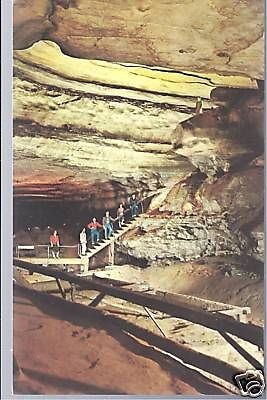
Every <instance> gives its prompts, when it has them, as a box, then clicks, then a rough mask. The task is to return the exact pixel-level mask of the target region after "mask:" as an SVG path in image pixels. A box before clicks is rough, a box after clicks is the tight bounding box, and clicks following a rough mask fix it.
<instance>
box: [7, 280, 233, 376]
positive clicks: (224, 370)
mask: <svg viewBox="0 0 267 400" xmlns="http://www.w3.org/2000/svg"><path fill="white" fill-rule="evenodd" d="M14 293H15V294H16V293H18V294H23V295H24V296H26V297H27V298H29V299H31V300H32V301H33V302H34V303H37V306H41V304H45V305H46V306H51V311H50V312H51V313H52V314H53V315H54V316H55V317H57V316H60V315H62V312H64V316H65V318H68V320H70V321H71V322H72V323H73V322H75V323H77V324H81V318H83V326H84V327H87V326H88V327H91V326H92V322H93V320H95V321H96V322H97V323H99V322H101V323H104V324H106V326H107V328H106V329H109V328H110V329H111V330H112V331H113V327H112V325H113V326H114V325H115V326H117V327H119V328H121V329H122V330H123V331H125V332H128V333H130V334H131V335H133V336H135V337H137V338H139V339H141V340H143V341H145V342H146V343H148V344H149V345H152V346H155V347H156V348H158V349H160V350H163V351H164V352H167V353H169V354H170V355H173V356H175V357H177V358H179V359H180V360H182V361H183V362H184V363H186V364H188V365H191V366H194V367H196V368H198V369H200V370H203V371H206V372H208V373H210V374H212V375H214V376H217V377H218V378H221V379H223V380H224V381H226V382H228V383H230V384H233V380H232V379H233V376H234V375H236V374H238V373H240V370H239V369H237V368H236V367H234V366H232V365H230V364H228V363H226V362H224V361H221V360H218V359H216V358H214V357H211V356H208V355H205V354H202V353H199V352H197V351H195V350H192V349H190V348H189V347H187V346H185V345H182V344H179V343H177V342H174V341H172V340H170V339H167V338H165V337H163V336H159V335H157V334H155V333H152V332H150V331H148V330H147V329H145V328H142V327H140V326H137V325H135V324H133V323H132V322H129V321H126V320H124V319H122V318H119V317H117V316H113V315H107V314H105V313H103V311H100V310H97V309H95V308H92V307H90V306H85V305H82V304H78V303H72V302H69V301H67V300H64V299H62V298H60V297H56V296H53V295H50V294H47V293H42V292H38V291H36V290H33V289H28V288H25V287H22V286H20V285H17V284H15V285H14ZM46 310H47V308H46ZM76 319H77V321H76Z"/></svg>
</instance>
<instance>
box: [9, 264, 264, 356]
mask: <svg viewBox="0 0 267 400" xmlns="http://www.w3.org/2000/svg"><path fill="white" fill-rule="evenodd" d="M13 264H14V265H15V266H17V267H20V268H25V269H27V270H29V271H32V272H38V273H41V274H44V275H49V276H53V277H55V278H60V279H63V280H66V281H69V282H73V283H75V284H77V285H78V286H80V287H81V288H82V289H92V290H97V291H99V292H102V293H104V294H107V295H110V296H114V297H117V298H120V299H124V300H127V301H129V302H132V303H135V304H139V305H141V306H146V307H148V308H150V309H152V310H158V311H161V312H163V313H165V314H168V315H172V316H173V317H177V318H180V319H184V320H186V321H191V322H193V323H195V324H198V325H202V326H205V327H207V328H210V329H213V330H215V331H223V332H228V333H231V334H233V335H235V336H238V337H239V338H242V339H244V340H246V341H248V342H250V343H252V344H255V345H256V346H259V347H261V348H263V328H262V327H259V326H256V325H253V324H245V323H242V322H238V321H235V320H234V319H233V318H231V317H227V316H225V315H221V314H211V313H209V312H207V311H203V310H202V309H200V308H199V307H197V306H192V305H188V304H185V303H182V302H180V303H178V302H175V303H173V302H171V301H170V300H166V299H164V298H163V297H162V296H159V295H155V294H147V293H140V292H134V291H131V290H129V289H125V288H121V287H114V286H113V285H108V284H104V283H100V282H99V281H98V282H96V281H94V280H93V279H89V278H88V279H85V278H82V277H78V276H73V275H72V274H70V273H67V272H63V271H59V270H58V269H55V268H51V267H42V266H40V265H32V264H30V263H27V262H25V261H22V260H20V259H14V262H13Z"/></svg>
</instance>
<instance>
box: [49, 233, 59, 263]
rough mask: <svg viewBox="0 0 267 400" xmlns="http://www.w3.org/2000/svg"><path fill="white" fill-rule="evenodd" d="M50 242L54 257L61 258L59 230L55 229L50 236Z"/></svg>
mask: <svg viewBox="0 0 267 400" xmlns="http://www.w3.org/2000/svg"><path fill="white" fill-rule="evenodd" d="M49 242H50V248H51V251H52V256H53V257H54V258H59V246H60V244H59V235H58V233H57V231H56V230H55V231H54V232H53V233H52V235H50V237H49Z"/></svg>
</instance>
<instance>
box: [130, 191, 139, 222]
mask: <svg viewBox="0 0 267 400" xmlns="http://www.w3.org/2000/svg"><path fill="white" fill-rule="evenodd" d="M130 210H131V216H132V217H135V216H136V215H137V212H138V202H137V199H136V196H135V194H134V193H133V194H132V195H131V197H130Z"/></svg>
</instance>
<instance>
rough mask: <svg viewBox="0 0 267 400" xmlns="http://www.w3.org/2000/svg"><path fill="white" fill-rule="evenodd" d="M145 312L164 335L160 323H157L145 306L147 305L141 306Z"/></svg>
mask: <svg viewBox="0 0 267 400" xmlns="http://www.w3.org/2000/svg"><path fill="white" fill-rule="evenodd" d="M143 308H144V310H145V312H146V313H147V315H148V316H149V318H150V319H152V321H153V322H154V324H155V325H156V327H157V328H158V330H159V331H160V332H161V333H162V335H163V336H164V337H166V335H165V333H164V332H163V330H162V329H161V327H160V325H159V324H158V323H157V321H156V320H155V318H154V317H153V315H152V313H151V311H150V310H149V309H148V308H147V307H145V306H144V307H143Z"/></svg>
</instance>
